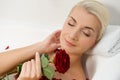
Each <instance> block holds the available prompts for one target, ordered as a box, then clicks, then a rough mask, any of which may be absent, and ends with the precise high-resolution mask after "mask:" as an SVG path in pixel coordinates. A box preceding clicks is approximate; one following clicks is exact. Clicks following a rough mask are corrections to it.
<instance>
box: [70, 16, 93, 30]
mask: <svg viewBox="0 0 120 80" xmlns="http://www.w3.org/2000/svg"><path fill="white" fill-rule="evenodd" d="M70 18H72V19H73V21H74V22H76V23H77V21H76V20H75V19H74V18H73V17H72V16H70ZM85 28H87V29H90V30H92V31H93V32H95V30H94V29H93V28H91V27H89V26H85Z"/></svg>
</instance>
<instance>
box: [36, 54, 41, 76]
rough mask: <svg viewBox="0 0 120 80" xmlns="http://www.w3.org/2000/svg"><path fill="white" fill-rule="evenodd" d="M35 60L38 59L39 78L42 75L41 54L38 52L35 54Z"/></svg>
mask: <svg viewBox="0 0 120 80" xmlns="http://www.w3.org/2000/svg"><path fill="white" fill-rule="evenodd" d="M35 61H36V73H37V78H40V77H41V62H40V55H39V53H38V52H36V54H35Z"/></svg>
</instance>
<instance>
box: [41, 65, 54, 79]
mask: <svg viewBox="0 0 120 80" xmlns="http://www.w3.org/2000/svg"><path fill="white" fill-rule="evenodd" d="M54 72H55V71H54V69H53V67H51V66H49V65H48V66H47V67H45V68H43V74H44V76H46V77H47V78H48V79H50V80H52V78H53V76H54Z"/></svg>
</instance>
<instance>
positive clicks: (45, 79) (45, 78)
mask: <svg viewBox="0 0 120 80" xmlns="http://www.w3.org/2000/svg"><path fill="white" fill-rule="evenodd" d="M39 80H49V79H48V78H47V77H46V76H42V77H41V78H40V79H39Z"/></svg>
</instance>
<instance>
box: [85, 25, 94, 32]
mask: <svg viewBox="0 0 120 80" xmlns="http://www.w3.org/2000/svg"><path fill="white" fill-rule="evenodd" d="M85 28H87V29H90V30H92V31H93V32H95V30H94V29H93V28H91V27H88V26H85Z"/></svg>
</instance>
